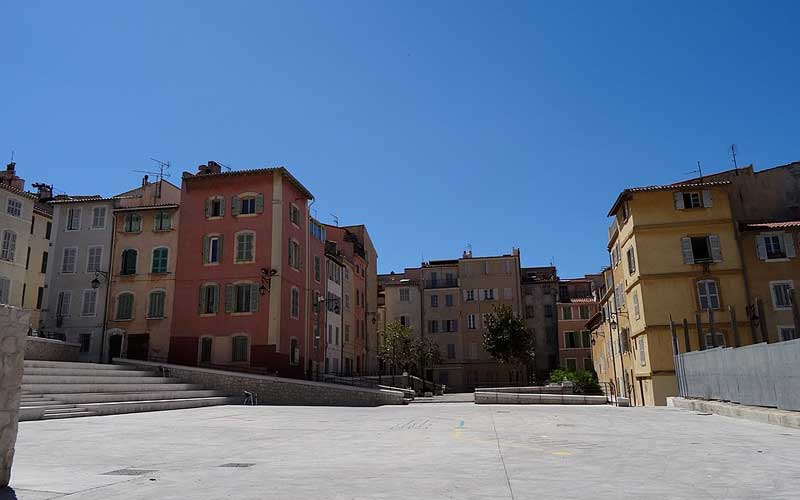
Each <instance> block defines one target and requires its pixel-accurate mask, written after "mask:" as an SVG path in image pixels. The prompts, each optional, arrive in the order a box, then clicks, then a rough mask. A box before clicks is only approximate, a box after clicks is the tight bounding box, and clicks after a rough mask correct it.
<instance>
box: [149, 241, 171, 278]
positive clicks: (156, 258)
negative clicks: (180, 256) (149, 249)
mask: <svg viewBox="0 0 800 500" xmlns="http://www.w3.org/2000/svg"><path fill="white" fill-rule="evenodd" d="M168 257H169V250H168V249H167V248H166V247H160V248H154V249H153V265H152V267H151V269H150V272H151V273H153V274H163V273H166V272H167V262H168V260H169V259H168Z"/></svg>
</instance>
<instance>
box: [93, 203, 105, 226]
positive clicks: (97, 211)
mask: <svg viewBox="0 0 800 500" xmlns="http://www.w3.org/2000/svg"><path fill="white" fill-rule="evenodd" d="M105 228H106V207H94V208H92V229H105Z"/></svg>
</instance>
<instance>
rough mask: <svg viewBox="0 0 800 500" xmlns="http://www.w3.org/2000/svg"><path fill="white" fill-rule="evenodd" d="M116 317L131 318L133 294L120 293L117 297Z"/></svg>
mask: <svg viewBox="0 0 800 500" xmlns="http://www.w3.org/2000/svg"><path fill="white" fill-rule="evenodd" d="M117 319H118V320H127V319H133V294H132V293H121V294H120V295H119V296H118V297H117Z"/></svg>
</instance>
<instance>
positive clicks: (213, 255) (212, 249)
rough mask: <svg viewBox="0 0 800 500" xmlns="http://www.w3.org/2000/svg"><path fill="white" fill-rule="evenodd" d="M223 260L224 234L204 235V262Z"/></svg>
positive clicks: (212, 262)
mask: <svg viewBox="0 0 800 500" xmlns="http://www.w3.org/2000/svg"><path fill="white" fill-rule="evenodd" d="M221 260H222V236H203V263H205V264H218V263H219V262H220V261H221Z"/></svg>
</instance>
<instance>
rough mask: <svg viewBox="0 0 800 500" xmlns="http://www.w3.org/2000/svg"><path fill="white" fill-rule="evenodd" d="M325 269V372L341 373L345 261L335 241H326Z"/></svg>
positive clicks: (342, 367)
mask: <svg viewBox="0 0 800 500" xmlns="http://www.w3.org/2000/svg"><path fill="white" fill-rule="evenodd" d="M325 270H326V274H327V281H326V285H325V286H326V290H325V324H326V329H327V335H326V342H325V373H341V372H342V371H343V369H344V363H343V362H342V348H343V339H342V332H343V331H344V311H343V305H344V301H343V299H342V297H343V295H344V288H343V287H342V281H343V279H344V270H345V261H344V256H343V255H342V252H341V250H340V249H339V247H338V246H337V245H336V242H335V241H330V240H327V241H326V242H325Z"/></svg>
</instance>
